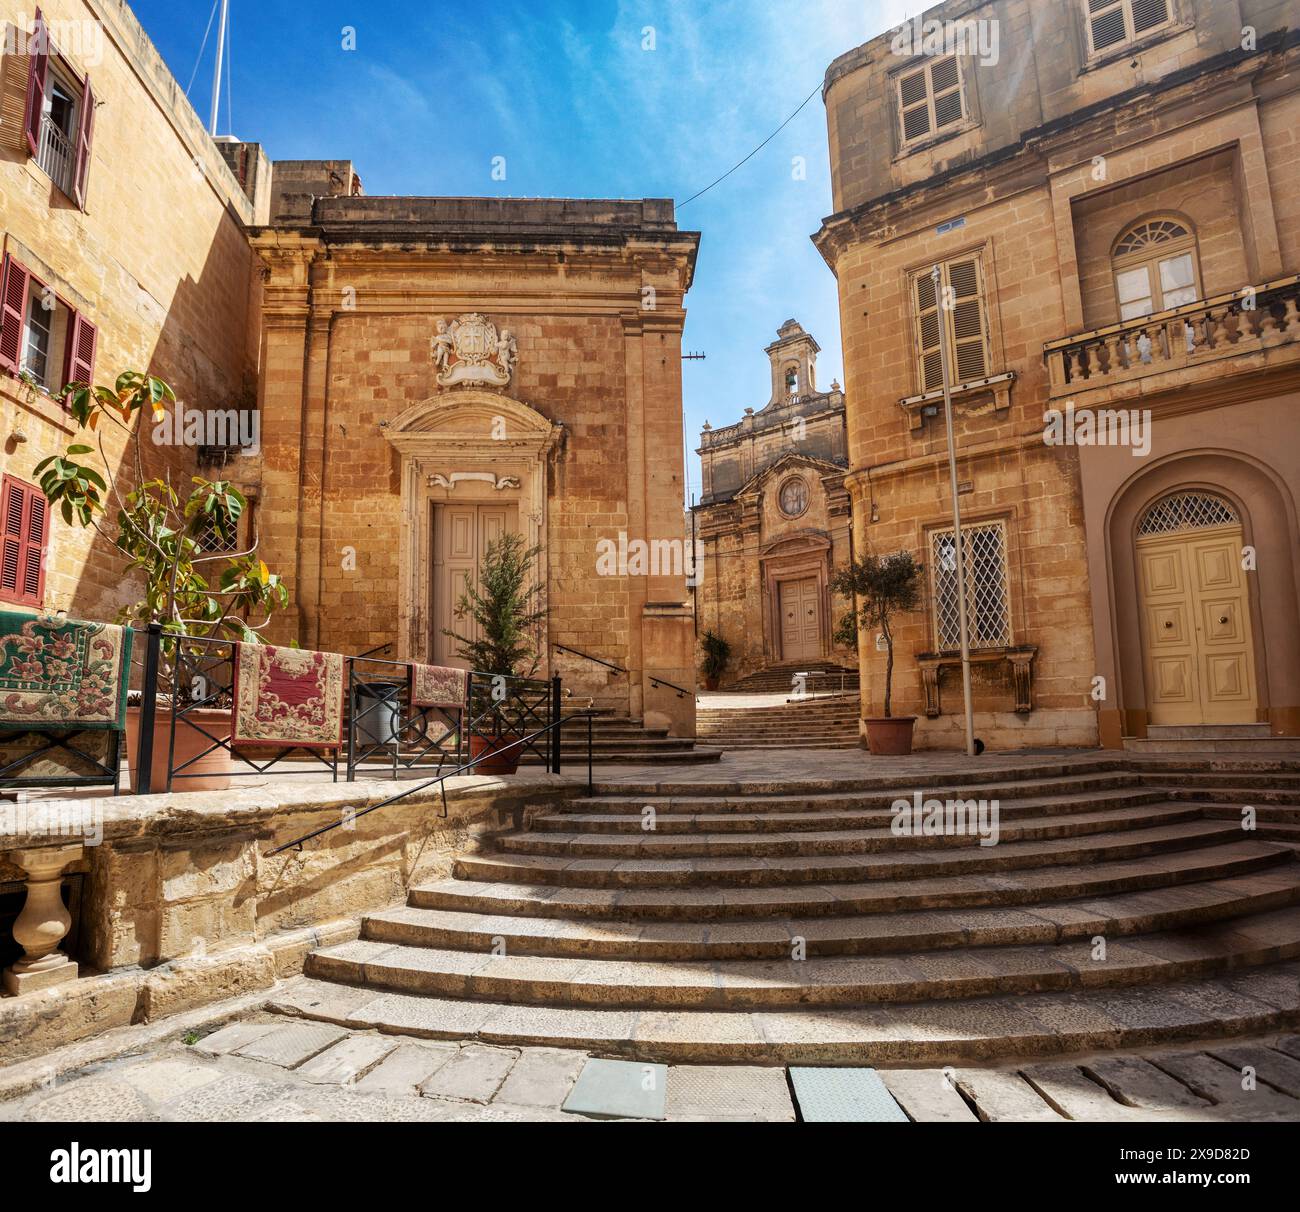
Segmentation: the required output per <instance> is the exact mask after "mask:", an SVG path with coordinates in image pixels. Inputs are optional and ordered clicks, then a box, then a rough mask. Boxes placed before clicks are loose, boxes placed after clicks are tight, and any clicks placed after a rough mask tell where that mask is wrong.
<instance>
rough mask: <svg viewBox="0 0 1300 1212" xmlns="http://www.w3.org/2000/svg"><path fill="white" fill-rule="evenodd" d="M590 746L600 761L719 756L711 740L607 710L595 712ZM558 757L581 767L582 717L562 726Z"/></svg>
mask: <svg viewBox="0 0 1300 1212" xmlns="http://www.w3.org/2000/svg"><path fill="white" fill-rule="evenodd" d="M701 739H703V738H701ZM591 748H592V753H593V755H594V758H595V761H596V762H597V763H599V764H602V765H603V764H608V763H611V762H614V763H627V764H634V765H647V764H652V763H659V762H668V763H674V764H679V763H697V762H716V761H718V759H719V758H721V757H722V750H721V749H717V748H714V747H713V746H712V742H709V743H708V744H705V745H697V743H696V741H695V740H694V739H693V738H691V737H670V736H669V735H668V731H667V729H662V730H659V731H656V730H654V729H652V728H647V727H646V726H645V724H644V723H643V722H642V721H641V720H634V719H629V718H628V717H626V716H616V715H607V714H601V715H597V716H596V717H595V719H594V721H593V727H592V742H591ZM560 760H561V763H562V764H563V765H570V766H577V765H579V764H581V765H583V766H584V767H585V764H586V761H587V725H586V722H585V721H584V720H581V719H575V720H574V721H573V722H572V723H571V724H566V725H565V726H564V728H563V729H562V731H561V734H560ZM540 762H541V759H540V758H538V757H536V756H535V755H534V754H532V753H526V754H525V755H524V757H523V759H522V762H521V764H522V765H537V764H539V763H540Z"/></svg>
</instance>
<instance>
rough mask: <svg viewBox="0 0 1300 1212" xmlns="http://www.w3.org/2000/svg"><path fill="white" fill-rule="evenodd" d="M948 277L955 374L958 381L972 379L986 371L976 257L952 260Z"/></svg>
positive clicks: (982, 317)
mask: <svg viewBox="0 0 1300 1212" xmlns="http://www.w3.org/2000/svg"><path fill="white" fill-rule="evenodd" d="M947 278H948V285H949V286H951V287H952V302H953V307H952V326H951V332H952V341H953V363H954V375H955V379H956V382H958V383H971V382H974V381H975V380H977V379H983V378H986V377H987V375H988V355H987V342H986V341H985V332H984V291H983V283H982V280H981V275H980V263H979V260H978V259H977V258H974V257H972V258H971V259H970V260H967V261H954V262H953V263H952V264H950V265H949V266H948V267H947Z"/></svg>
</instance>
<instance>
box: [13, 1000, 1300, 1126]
mask: <svg viewBox="0 0 1300 1212" xmlns="http://www.w3.org/2000/svg"><path fill="white" fill-rule="evenodd" d="M587 1059H588V1058H587V1056H586V1055H585V1054H584V1053H581V1052H569V1051H560V1050H555V1049H547V1048H504V1047H495V1046H491V1045H485V1044H481V1043H473V1042H467V1043H454V1042H441V1041H438V1042H435V1041H428V1040H419V1039H412V1038H406V1037H402V1036H394V1035H378V1034H375V1033H373V1032H354V1031H347V1030H344V1029H343V1028H339V1027H333V1026H329V1025H322V1024H316V1023H302V1022H296V1021H292V1020H288V1021H287V1020H285V1019H284V1018H280V1017H277V1016H272V1015H268V1014H262V1013H257V1014H253V1015H250V1016H248V1017H245V1018H244V1019H241V1020H239V1021H237V1022H234V1023H230V1024H227V1025H225V1026H222V1027H219V1028H217V1029H216V1030H215V1031H211V1032H209V1033H207V1034H205V1035H200V1034H199V1033H198V1032H193V1033H190V1034H188V1035H186V1036H185V1037H184V1038H180V1037H177V1036H172V1037H171V1038H168V1039H165V1040H163V1041H161V1042H159V1043H158V1044H156V1045H155V1046H153V1047H151V1048H149V1049H147V1050H145V1051H143V1052H138V1053H136V1054H134V1055H130V1056H125V1057H122V1058H119V1059H114V1060H109V1061H105V1062H103V1063H100V1064H97V1065H93V1066H90V1067H88V1068H85V1069H82V1070H79V1071H74V1072H72V1073H68V1074H65V1075H63V1076H60V1077H58V1078H57V1079H55V1078H53V1077H51V1078H50V1079H49V1080H47V1081H45V1082H43V1083H42V1084H40V1085H39V1086H37V1087H36V1088H35V1089H31V1090H29V1091H28V1092H26V1093H24V1094H22V1095H20V1096H18V1097H15V1098H12V1099H10V1100H9V1101H7V1102H4V1103H0V1120H4V1121H40V1122H62V1121H74V1122H75V1121H96V1122H98V1121H109V1122H122V1121H137V1122H138V1121H159V1120H163V1121H237V1122H249V1121H253V1122H298V1121H336V1122H337V1121H343V1122H362V1121H365V1122H369V1121H427V1120H438V1121H478V1122H579V1123H580V1122H590V1121H589V1120H588V1119H587V1117H585V1116H581V1115H575V1114H570V1113H567V1112H565V1111H563V1110H562V1109H561V1108H562V1106H563V1104H564V1102H565V1100H566V1099H567V1098H568V1096H569V1093H570V1091H571V1090H572V1088H573V1086H574V1083H575V1082H576V1081H577V1079H578V1077H579V1074H580V1073H581V1072H582V1069H583V1067H584V1065H585V1064H586V1062H587ZM633 1068H634V1069H638V1070H639V1069H640V1068H641V1067H638V1066H633ZM635 1076H636V1077H637V1078H640V1077H641V1076H642V1074H641V1072H637V1073H636V1074H635ZM880 1076H881V1078H882V1079H883V1080H884V1082H885V1085H886V1086H887V1087H888V1089H889V1091H890V1093H891V1094H892V1096H893V1097H894V1099H895V1100H896V1101H897V1103H898V1104H899V1106H901V1107H902V1109H903V1110H904V1111H905V1112H906V1114H907V1117H908V1118H909V1119H911V1120H914V1121H917V1122H938V1121H947V1122H952V1121H960V1122H965V1123H977V1122H979V1121H981V1120H982V1121H985V1122H1017V1121H1018V1122H1024V1121H1039V1120H1051V1121H1060V1122H1065V1121H1067V1120H1076V1121H1121V1122H1144V1121H1145V1122H1161V1121H1183V1122H1187V1121H1202V1122H1216V1121H1217V1122H1223V1121H1260V1120H1286V1121H1289V1122H1291V1121H1300V1036H1294V1035H1291V1036H1282V1037H1270V1038H1268V1039H1262V1040H1250V1041H1235V1042H1229V1043H1223V1044H1219V1043H1215V1044H1208V1045H1200V1046H1191V1047H1188V1048H1183V1049H1177V1050H1152V1051H1147V1052H1145V1053H1142V1054H1136V1053H1125V1054H1118V1055H1114V1056H1105V1057H1094V1058H1090V1059H1085V1060H1070V1061H1059V1060H1053V1061H1050V1062H1041V1063H1032V1064H1025V1065H1021V1066H1019V1067H1004V1068H1001V1069H974V1068H956V1069H944V1070H938V1069H925V1070H881V1071H880ZM656 1080H658V1079H657V1078H656ZM664 1113H665V1118H667V1119H668V1120H669V1121H701V1120H702V1121H727V1120H744V1121H767V1122H794V1121H795V1120H796V1119H797V1118H799V1111H798V1108H797V1106H796V1103H795V1100H794V1098H793V1097H792V1094H791V1083H790V1081H789V1078H788V1075H787V1071H786V1070H785V1069H782V1068H760V1067H751V1066H707V1065H681V1066H672V1067H669V1068H668V1069H667V1073H666V1099H665V1100H664Z"/></svg>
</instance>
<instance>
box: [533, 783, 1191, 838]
mask: <svg viewBox="0 0 1300 1212" xmlns="http://www.w3.org/2000/svg"><path fill="white" fill-rule="evenodd" d="M1166 798H1167V793H1166V792H1165V791H1163V790H1159V789H1155V788H1140V789H1138V788H1121V789H1118V790H1114V791H1105V792H1096V793H1094V792H1088V793H1085V794H1077V793H1076V794H1074V795H1062V796H1052V797H1049V798H1043V799H1033V800H1010V801H1008V802H1006V803H1002V804H1000V805H999V815H1000V819H1001V820H1002V821H1013V820H1020V819H1022V818H1024V817H1034V816H1047V815H1052V816H1066V815H1070V814H1072V813H1080V812H1094V811H1102V810H1105V809H1109V808H1123V807H1136V806H1138V805H1142V804H1158V803H1164V802H1165V801H1166ZM591 802H592V801H591V800H575V801H573V803H574V804H582V805H587V804H590V803H591ZM908 802H910V801H908ZM648 806H649V805H647V804H644V803H642V801H640V800H627V801H612V802H610V803H608V804H607V807H609V808H610V809H611V811H606V812H575V811H568V810H567V808H561V809H560V810H559V811H557V812H548V813H546V814H545V815H543V816H538V817H536V818H534V819H533V821H532V822H531V828H532V829H533V830H534V831H536V832H539V833H569V832H575V831H576V832H581V833H629V834H637V835H642V834H644V833H646V832H647V829H646V822H647V819H648V814H647V813H646V812H645V809H646V807H648ZM1183 806H1184V807H1187V805H1183ZM614 808H621V809H623V811H613V810H612V809H614ZM1197 811H1198V812H1201V809H1200V807H1199V806H1197ZM894 815H895V814H894V810H893V807H892V805H891V806H889V807H880V808H859V809H844V808H836V809H819V810H815V811H802V812H800V811H793V812H756V813H744V812H741V811H739V810H735V811H730V812H696V813H684V812H659V811H657V810H656V812H655V814H654V829H653V832H654V833H656V834H691V833H798V832H804V831H808V832H823V831H825V830H835V829H873V828H874V829H879V828H887V827H888V826H889V824H890V822H891V821H892V820H893V819H894Z"/></svg>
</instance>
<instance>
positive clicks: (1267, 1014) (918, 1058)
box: [268, 963, 1300, 1065]
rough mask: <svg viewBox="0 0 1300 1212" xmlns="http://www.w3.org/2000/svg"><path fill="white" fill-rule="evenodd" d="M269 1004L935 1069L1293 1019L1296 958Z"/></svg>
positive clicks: (496, 1037) (339, 994)
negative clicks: (630, 1005)
mask: <svg viewBox="0 0 1300 1212" xmlns="http://www.w3.org/2000/svg"><path fill="white" fill-rule="evenodd" d="M268 1007H269V1008H270V1009H272V1010H275V1011H278V1012H281V1013H285V1014H292V1015H295V1016H297V1017H300V1018H306V1019H310V1020H313V1021H318V1022H329V1023H336V1024H338V1025H339V1026H343V1027H348V1028H352V1029H355V1030H378V1031H381V1032H385V1033H388V1034H400V1035H411V1036H417V1037H420V1038H426V1039H459V1038H477V1039H479V1040H481V1041H483V1042H485V1043H496V1044H511V1045H538V1046H547V1047H558V1048H580V1049H584V1050H586V1051H591V1052H596V1053H598V1054H600V1055H602V1056H606V1055H607V1056H626V1057H631V1058H635V1059H638V1060H645V1061H660V1062H667V1063H674V1062H688V1061H695V1062H712V1063H729V1062H740V1061H748V1062H766V1063H773V1064H794V1063H801V1064H816V1063H836V1064H848V1063H863V1064H894V1065H903V1064H917V1063H921V1062H925V1063H926V1064H933V1065H944V1064H953V1063H957V1062H963V1061H973V1060H988V1059H992V1058H997V1059H1002V1058H1006V1057H1012V1056H1045V1055H1056V1054H1061V1053H1067V1052H1090V1051H1101V1050H1106V1051H1110V1050H1114V1049H1117V1048H1128V1047H1147V1046H1151V1045H1155V1044H1159V1045H1167V1044H1169V1043H1171V1042H1173V1041H1176V1040H1184V1039H1222V1038H1228V1037H1232V1036H1239V1035H1248V1034H1263V1033H1265V1032H1271V1031H1283V1030H1289V1029H1291V1028H1292V1027H1293V1026H1294V1025H1295V1024H1296V1023H1298V1022H1300V964H1295V963H1286V964H1275V965H1270V966H1269V967H1266V968H1259V969H1249V970H1245V971H1242V972H1238V973H1235V974H1230V975H1226V976H1219V977H1214V978H1208V979H1201V980H1196V981H1184V982H1176V983H1173V984H1164V985H1159V986H1156V987H1154V988H1149V989H1144V988H1116V989H1089V990H1074V989H1072V990H1067V991H1063V992H1053V993H1039V994H1034V995H1016V996H1014V997H1012V996H1000V997H989V998H973V999H966V1000H962V1001H959V1002H956V1001H939V1002H919V1003H906V1004H902V1005H891V1006H883V1005H875V1006H869V1007H865V1008H861V1009H848V1008H835V1009H827V1008H821V1009H813V1008H807V1009H798V1008H794V1007H791V1008H788V1009H780V1010H768V1011H741V1010H724V1011H717V1010H690V1009H681V1008H670V1009H667V1010H613V1009H605V1010H596V1009H588V1008H580V1007H557V1006H553V1005H552V1006H520V1005H511V1004H507V1003H502V1002H491V1001H471V1000H456V999H449V998H439V997H424V996H419V995H416V994H409V993H382V992H378V991H376V990H374V989H369V988H364V987H356V986H349V985H336V984H331V983H328V982H324V981H317V980H312V979H307V978H304V979H300V980H298V981H294V982H292V983H291V984H290V985H289V986H287V987H286V988H284V989H283V990H282V991H279V992H277V993H275V994H273V995H272V996H271V998H270V999H269V1001H268Z"/></svg>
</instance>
